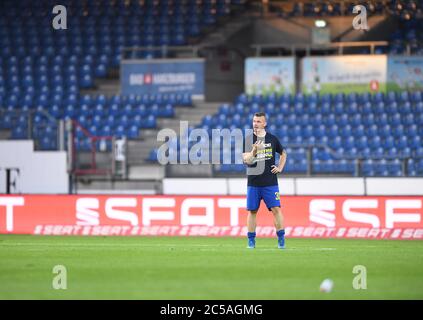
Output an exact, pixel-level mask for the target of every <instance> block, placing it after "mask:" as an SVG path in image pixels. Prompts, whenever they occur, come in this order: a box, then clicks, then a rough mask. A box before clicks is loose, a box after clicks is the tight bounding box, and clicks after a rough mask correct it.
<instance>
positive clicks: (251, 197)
mask: <svg viewBox="0 0 423 320" xmlns="http://www.w3.org/2000/svg"><path fill="white" fill-rule="evenodd" d="M265 127H266V115H265V114H264V113H263V112H258V113H255V114H254V117H253V146H252V150H251V151H250V152H245V150H244V153H243V154H242V157H243V161H244V163H245V164H247V166H248V167H250V168H252V170H251V171H250V173H249V172H248V168H247V174H248V187H247V211H248V217H247V226H248V234H247V236H248V248H250V249H253V248H255V246H256V232H255V231H256V215H257V211H258V209H259V207H260V201H261V199H263V200H264V203H265V204H266V206H267V208H268V210H269V211H271V212H272V214H273V222H274V225H275V228H276V235H277V236H278V248H279V249H284V248H285V229H284V220H283V215H282V212H281V207H280V199H279V186H278V179H277V174H278V173H280V172H282V170H283V168H284V166H285V162H286V151H285V150H284V148H283V147H282V145H281V143H280V142H279V140H278V138H277V137H275V136H274V135H272V134H270V133H269V132H266V130H265ZM244 148H245V146H244ZM276 152H277V153H279V154H280V155H281V156H280V160H279V164H278V165H275V154H276ZM263 162H264V163H263Z"/></svg>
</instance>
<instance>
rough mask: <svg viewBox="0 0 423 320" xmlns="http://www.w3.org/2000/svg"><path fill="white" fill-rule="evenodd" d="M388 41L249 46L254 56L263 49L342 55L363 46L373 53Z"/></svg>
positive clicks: (408, 48)
mask: <svg viewBox="0 0 423 320" xmlns="http://www.w3.org/2000/svg"><path fill="white" fill-rule="evenodd" d="M388 46H389V42H388V41H351V42H331V43H326V44H304V43H293V44H290V45H284V44H253V45H252V46H251V47H252V48H254V49H255V51H256V56H261V55H262V54H263V51H265V50H281V49H282V50H286V51H287V52H291V55H295V53H296V52H297V51H305V52H306V55H307V56H309V55H310V52H311V51H327V50H334V51H337V54H339V55H342V54H343V53H344V50H345V48H358V47H364V48H369V49H370V53H371V54H374V52H375V48H376V47H388ZM407 54H408V55H409V54H410V46H409V45H407Z"/></svg>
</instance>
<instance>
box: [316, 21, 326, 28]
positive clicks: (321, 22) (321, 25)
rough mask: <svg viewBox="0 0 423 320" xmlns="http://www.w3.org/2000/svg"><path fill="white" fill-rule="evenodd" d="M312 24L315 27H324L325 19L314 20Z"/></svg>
mask: <svg viewBox="0 0 423 320" xmlns="http://www.w3.org/2000/svg"><path fill="white" fill-rule="evenodd" d="M314 25H315V26H316V27H317V28H324V27H326V21H325V20H316V21H314Z"/></svg>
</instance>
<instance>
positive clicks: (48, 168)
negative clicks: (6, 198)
mask: <svg viewBox="0 0 423 320" xmlns="http://www.w3.org/2000/svg"><path fill="white" fill-rule="evenodd" d="M5 168H18V169H19V174H16V173H13V175H12V180H13V181H15V182H16V184H15V187H13V188H12V189H11V191H12V192H13V193H37V194H40V193H49V194H59V193H68V184H69V180H68V174H67V165H66V152H63V151H34V144H33V141H32V140H20V141H16V140H15V141H0V193H5V192H6V173H5Z"/></svg>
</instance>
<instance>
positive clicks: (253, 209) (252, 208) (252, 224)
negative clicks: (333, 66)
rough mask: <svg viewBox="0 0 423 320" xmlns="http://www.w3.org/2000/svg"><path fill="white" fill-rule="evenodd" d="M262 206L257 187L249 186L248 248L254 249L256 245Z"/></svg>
mask: <svg viewBox="0 0 423 320" xmlns="http://www.w3.org/2000/svg"><path fill="white" fill-rule="evenodd" d="M259 206H260V194H259V190H258V188H257V187H251V186H248V188H247V210H248V216H247V228H248V233H247V238H248V248H250V249H253V248H255V246H256V216H257V211H258V208H259Z"/></svg>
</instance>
